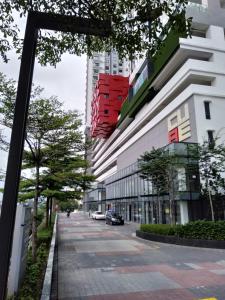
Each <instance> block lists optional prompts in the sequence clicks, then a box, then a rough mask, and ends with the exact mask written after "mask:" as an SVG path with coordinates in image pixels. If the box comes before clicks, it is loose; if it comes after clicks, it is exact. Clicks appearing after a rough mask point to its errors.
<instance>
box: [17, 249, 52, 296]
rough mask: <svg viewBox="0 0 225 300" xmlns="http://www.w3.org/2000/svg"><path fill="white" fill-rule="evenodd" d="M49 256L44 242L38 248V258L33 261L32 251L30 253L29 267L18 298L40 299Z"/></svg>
mask: <svg viewBox="0 0 225 300" xmlns="http://www.w3.org/2000/svg"><path fill="white" fill-rule="evenodd" d="M47 258H48V249H47V247H46V244H44V243H42V244H40V246H39V247H38V250H37V260H36V262H35V263H33V260H32V255H31V252H29V254H28V260H27V268H26V273H25V277H24V280H23V284H22V286H21V288H20V290H19V293H18V296H17V297H16V299H18V300H29V299H30V300H39V299H40V292H41V287H42V281H43V275H44V271H45V267H46V262H47Z"/></svg>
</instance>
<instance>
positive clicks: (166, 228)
mask: <svg viewBox="0 0 225 300" xmlns="http://www.w3.org/2000/svg"><path fill="white" fill-rule="evenodd" d="M140 230H141V231H143V232H149V233H155V234H162V235H174V234H175V226H171V225H169V224H141V226H140Z"/></svg>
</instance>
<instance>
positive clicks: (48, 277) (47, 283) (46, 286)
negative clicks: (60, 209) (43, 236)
mask: <svg viewBox="0 0 225 300" xmlns="http://www.w3.org/2000/svg"><path fill="white" fill-rule="evenodd" d="M57 219H58V215H57V214H56V217H55V224H54V229H53V234H52V241H51V246H50V250H49V255H48V263H47V267H46V271H45V278H44V283H43V287H42V292H41V300H49V299H50V296H51V287H52V270H53V260H54V252H55V242H56V230H57V228H56V225H57Z"/></svg>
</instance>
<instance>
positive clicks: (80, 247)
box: [54, 213, 225, 300]
mask: <svg viewBox="0 0 225 300" xmlns="http://www.w3.org/2000/svg"><path fill="white" fill-rule="evenodd" d="M136 227H137V225H136V224H125V225H124V226H110V225H106V224H105V222H104V221H94V220H91V219H89V218H88V217H87V216H85V215H84V214H83V213H74V214H71V216H70V218H67V217H66V216H65V214H60V215H59V220H58V231H59V237H58V299H59V300H66V299H68V300H69V299H74V300H78V299H79V300H126V299H129V300H143V299H145V300H149V299H154V300H197V299H203V298H204V299H205V298H210V297H215V298H216V299H218V300H224V299H225V251H224V250H216V249H203V248H192V247H183V246H174V245H168V244H160V243H156V242H149V241H143V240H141V239H139V238H136V237H135V235H134V232H135V228H136ZM54 278H57V276H56V274H55V275H54ZM54 280H55V279H54Z"/></svg>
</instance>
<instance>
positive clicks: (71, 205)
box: [59, 200, 78, 211]
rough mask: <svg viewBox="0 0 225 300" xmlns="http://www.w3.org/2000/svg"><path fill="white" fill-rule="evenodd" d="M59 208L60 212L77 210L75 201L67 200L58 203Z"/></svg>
mask: <svg viewBox="0 0 225 300" xmlns="http://www.w3.org/2000/svg"><path fill="white" fill-rule="evenodd" d="M59 207H60V210H61V211H67V210H68V209H69V210H70V211H74V209H78V202H77V201H76V200H67V201H60V202H59Z"/></svg>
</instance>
